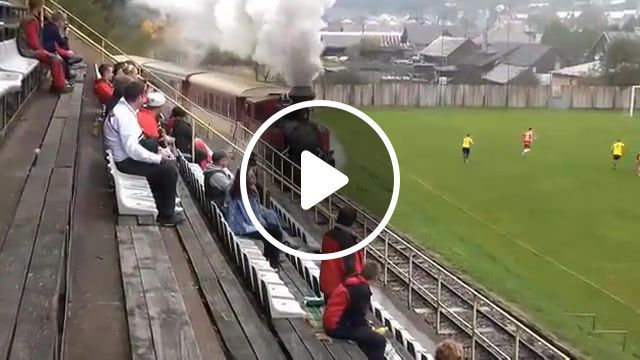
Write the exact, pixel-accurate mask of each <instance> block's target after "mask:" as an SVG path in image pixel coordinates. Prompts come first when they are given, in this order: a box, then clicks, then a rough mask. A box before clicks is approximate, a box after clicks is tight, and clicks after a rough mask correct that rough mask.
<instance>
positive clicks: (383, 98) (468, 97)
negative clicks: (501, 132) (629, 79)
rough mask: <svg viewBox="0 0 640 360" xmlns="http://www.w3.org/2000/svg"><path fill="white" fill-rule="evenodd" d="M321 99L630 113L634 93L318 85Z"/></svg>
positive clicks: (603, 89)
mask: <svg viewBox="0 0 640 360" xmlns="http://www.w3.org/2000/svg"><path fill="white" fill-rule="evenodd" d="M315 91H316V95H317V97H318V99H325V100H334V101H339V102H342V103H345V104H349V105H353V106H406V107H438V106H441V107H442V106H452V107H488V108H498V107H509V108H561V109H628V108H629V106H630V100H631V89H630V88H620V87H612V86H555V87H552V86H536V87H530V86H501V85H437V84H421V83H409V82H383V83H379V84H363V85H326V84H322V83H317V84H315ZM636 104H637V107H640V101H636Z"/></svg>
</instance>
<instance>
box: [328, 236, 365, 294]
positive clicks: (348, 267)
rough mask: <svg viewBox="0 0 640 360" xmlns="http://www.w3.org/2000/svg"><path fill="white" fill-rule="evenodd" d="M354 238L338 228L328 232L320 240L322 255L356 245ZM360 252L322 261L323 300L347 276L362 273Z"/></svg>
mask: <svg viewBox="0 0 640 360" xmlns="http://www.w3.org/2000/svg"><path fill="white" fill-rule="evenodd" d="M356 243H357V242H356V236H355V235H354V234H352V233H349V232H348V231H345V230H343V229H340V228H338V227H336V228H333V229H331V230H329V231H328V232H327V233H326V234H325V235H324V237H323V238H322V253H323V254H330V253H334V252H337V251H341V250H345V249H348V248H350V247H352V246H354V245H356ZM362 263H363V255H362V250H359V251H356V252H355V253H353V254H351V255H348V256H345V257H342V258H340V259H333V260H323V261H322V263H321V264H320V291H322V293H323V294H324V297H325V299H327V298H329V296H330V295H331V293H332V292H333V290H334V289H335V288H336V287H337V286H338V285H340V284H341V283H342V282H343V281H344V279H345V277H346V276H347V275H348V274H359V273H360V272H361V271H362Z"/></svg>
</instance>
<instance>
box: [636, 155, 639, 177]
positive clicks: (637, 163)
mask: <svg viewBox="0 0 640 360" xmlns="http://www.w3.org/2000/svg"><path fill="white" fill-rule="evenodd" d="M636 167H637V168H638V176H640V151H638V155H636Z"/></svg>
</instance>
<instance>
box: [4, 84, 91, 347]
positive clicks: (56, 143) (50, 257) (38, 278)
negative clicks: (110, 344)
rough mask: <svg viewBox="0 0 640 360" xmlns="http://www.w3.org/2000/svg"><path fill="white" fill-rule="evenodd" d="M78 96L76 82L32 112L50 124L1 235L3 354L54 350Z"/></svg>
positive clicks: (62, 286) (62, 298) (59, 321)
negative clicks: (48, 107) (49, 109)
mask: <svg viewBox="0 0 640 360" xmlns="http://www.w3.org/2000/svg"><path fill="white" fill-rule="evenodd" d="M81 98H82V87H78V88H77V89H75V91H74V92H73V93H72V94H68V95H64V96H63V97H61V98H60V100H59V101H58V102H57V105H56V107H55V110H54V111H53V115H52V114H51V113H43V112H42V109H39V110H40V111H38V112H37V113H35V114H32V115H31V116H37V118H38V119H37V120H41V121H43V122H47V123H48V124H49V125H48V127H47V130H46V134H45V136H44V140H43V141H42V145H41V146H40V153H39V154H38V155H37V158H36V159H35V160H36V161H34V162H33V163H32V165H31V166H30V169H29V172H28V175H27V177H26V182H25V185H24V189H23V190H22V192H21V193H19V194H18V195H19V197H20V198H19V202H18V203H17V207H16V208H15V212H14V216H13V219H12V221H11V225H10V228H9V230H8V232H7V234H6V237H5V238H4V239H3V242H2V241H0V358H2V359H5V358H11V359H14V358H16V359H18V358H20V359H53V358H56V357H58V354H59V353H58V352H59V346H58V345H59V340H60V335H61V334H60V332H59V330H60V328H61V326H62V322H63V320H62V319H63V318H64V316H65V315H64V313H65V308H64V301H65V287H66V285H65V281H66V278H65V265H66V261H65V257H66V250H67V249H66V247H67V243H68V241H69V230H68V229H69V227H70V226H71V223H72V221H71V219H70V212H71V211H70V210H71V206H72V202H73V201H72V198H73V182H74V167H75V159H76V154H77V146H76V144H77V141H75V139H77V136H78V131H77V129H78V128H77V124H78V122H79V113H80V100H81ZM69 139H72V141H69ZM3 151H17V152H24V151H29V152H31V151H32V148H29V149H24V148H22V147H19V148H4V149H3Z"/></svg>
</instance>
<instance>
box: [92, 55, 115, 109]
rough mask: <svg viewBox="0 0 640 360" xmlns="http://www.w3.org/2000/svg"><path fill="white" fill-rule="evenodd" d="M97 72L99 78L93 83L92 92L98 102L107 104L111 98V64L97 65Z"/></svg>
mask: <svg viewBox="0 0 640 360" xmlns="http://www.w3.org/2000/svg"><path fill="white" fill-rule="evenodd" d="M98 73H99V74H100V78H99V79H97V80H96V81H95V83H94V84H93V93H94V94H95V95H96V97H97V98H98V100H99V101H100V104H102V105H107V104H109V103H110V102H111V100H112V98H113V83H112V81H113V66H112V65H110V64H102V65H100V67H98Z"/></svg>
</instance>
